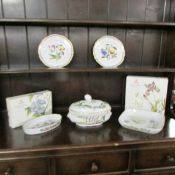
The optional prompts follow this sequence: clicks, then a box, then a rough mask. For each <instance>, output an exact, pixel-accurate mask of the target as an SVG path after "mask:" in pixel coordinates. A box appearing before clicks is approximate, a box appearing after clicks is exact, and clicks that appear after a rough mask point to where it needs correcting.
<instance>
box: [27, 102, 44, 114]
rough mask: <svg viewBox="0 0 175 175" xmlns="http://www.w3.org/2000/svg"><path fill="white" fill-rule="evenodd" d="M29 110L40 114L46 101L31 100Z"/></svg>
mask: <svg viewBox="0 0 175 175" xmlns="http://www.w3.org/2000/svg"><path fill="white" fill-rule="evenodd" d="M30 108H31V111H32V112H34V113H36V114H42V113H44V111H45V108H46V101H45V100H43V99H37V100H35V101H33V102H32V104H31V107H30Z"/></svg>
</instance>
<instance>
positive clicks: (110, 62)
mask: <svg viewBox="0 0 175 175" xmlns="http://www.w3.org/2000/svg"><path fill="white" fill-rule="evenodd" d="M93 55H94V58H95V60H96V62H97V63H98V64H99V65H101V66H102V67H117V66H119V65H120V64H121V63H122V62H123V61H124V57H125V49H124V46H123V43H122V42H121V41H120V40H119V39H118V38H116V37H114V36H102V37H101V38H99V39H98V40H97V41H96V42H95V44H94V47H93Z"/></svg>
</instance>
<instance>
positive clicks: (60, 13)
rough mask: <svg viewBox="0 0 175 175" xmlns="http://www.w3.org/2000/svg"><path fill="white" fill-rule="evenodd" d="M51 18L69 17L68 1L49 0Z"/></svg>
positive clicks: (49, 16)
mask: <svg viewBox="0 0 175 175" xmlns="http://www.w3.org/2000/svg"><path fill="white" fill-rule="evenodd" d="M47 4H48V18H49V19H66V18H67V1H65V0H47Z"/></svg>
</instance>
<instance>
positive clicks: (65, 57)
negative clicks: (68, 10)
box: [38, 34, 73, 68]
mask: <svg viewBox="0 0 175 175" xmlns="http://www.w3.org/2000/svg"><path fill="white" fill-rule="evenodd" d="M38 54H39V58H40V60H41V61H42V63H43V64H44V65H46V66H48V67H50V68H61V67H64V66H66V65H68V64H69V63H70V62H71V60H72V57H73V45H72V43H71V41H70V40H68V39H67V38H66V37H65V36H62V35H57V34H53V35H49V36H47V37H45V38H44V39H43V40H42V41H41V43H40V44H39V47H38Z"/></svg>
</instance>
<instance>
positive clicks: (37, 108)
mask: <svg viewBox="0 0 175 175" xmlns="http://www.w3.org/2000/svg"><path fill="white" fill-rule="evenodd" d="M29 101H30V102H31V105H30V106H28V107H27V108H25V111H26V113H27V115H28V116H29V115H31V116H32V117H34V118H35V117H39V116H41V115H44V114H45V111H46V109H47V105H48V102H47V100H46V99H44V98H42V97H37V98H34V96H33V95H31V96H29Z"/></svg>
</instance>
